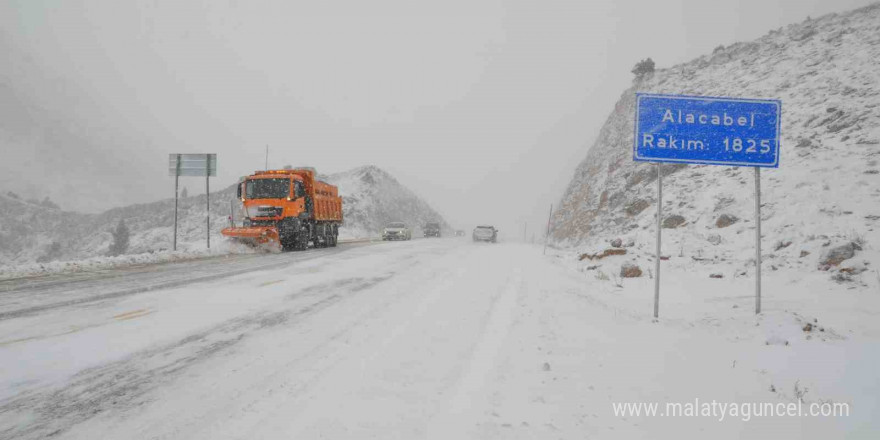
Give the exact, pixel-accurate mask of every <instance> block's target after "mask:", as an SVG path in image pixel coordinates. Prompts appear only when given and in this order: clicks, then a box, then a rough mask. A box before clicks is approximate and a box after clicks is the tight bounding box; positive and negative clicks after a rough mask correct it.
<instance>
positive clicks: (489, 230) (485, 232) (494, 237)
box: [473, 225, 498, 243]
mask: <svg viewBox="0 0 880 440" xmlns="http://www.w3.org/2000/svg"><path fill="white" fill-rule="evenodd" d="M473 237H474V241H475V242H477V241H488V242H491V243H495V242H497V241H498V230H497V229H495V227H494V226H489V225H484V226H477V227H476V228H474V234H473Z"/></svg>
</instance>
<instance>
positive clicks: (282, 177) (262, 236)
mask: <svg viewBox="0 0 880 440" xmlns="http://www.w3.org/2000/svg"><path fill="white" fill-rule="evenodd" d="M236 191H237V192H236V197H237V198H238V199H239V200H241V203H242V205H243V207H244V210H245V213H246V215H247V217H246V218H245V219H244V224H243V226H240V227H235V226H231V227H228V228H225V229H223V230H222V231H220V232H221V233H222V234H223V235H225V236H227V237H230V238H231V239H235V240H239V241H243V242H246V243H254V244H264V243H269V242H277V243H280V244H281V248H282V249H283V250H285V251H288V250H295V251H302V250H306V249H307V248H308V247H309V242H312V243H314V246H315V247H316V248H319V247H333V246H336V243H337V238H338V237H339V226H340V225H342V198H341V197H339V190H338V189H337V188H336V187H335V186H333V185H330V184H328V183H325V182H322V181H320V180H318V179H317V178H316V177H315V169H314V168H296V169H283V170H266V171H256V172H254V174H252V175H250V176H247V177H244V178H243V179H242V182H241V183H239V185H238V189H237V190H236Z"/></svg>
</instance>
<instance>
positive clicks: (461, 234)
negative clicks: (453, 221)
mask: <svg viewBox="0 0 880 440" xmlns="http://www.w3.org/2000/svg"><path fill="white" fill-rule="evenodd" d="M455 236H456V237H464V231H462V230H461V229H456V230H455Z"/></svg>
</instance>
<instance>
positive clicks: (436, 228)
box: [424, 223, 440, 237]
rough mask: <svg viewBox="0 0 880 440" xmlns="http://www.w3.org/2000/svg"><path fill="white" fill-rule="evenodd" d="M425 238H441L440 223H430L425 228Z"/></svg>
mask: <svg viewBox="0 0 880 440" xmlns="http://www.w3.org/2000/svg"><path fill="white" fill-rule="evenodd" d="M424 231H425V237H439V236H440V223H428V224H426V225H425V228H424Z"/></svg>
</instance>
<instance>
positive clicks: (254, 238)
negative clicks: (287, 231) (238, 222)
mask: <svg viewBox="0 0 880 440" xmlns="http://www.w3.org/2000/svg"><path fill="white" fill-rule="evenodd" d="M220 233H221V234H223V235H225V236H227V237H229V238H232V239H235V240H239V241H243V242H245V243H252V244H266V243H269V242H272V241H274V242H276V243H277V242H278V230H277V229H275V227H274V226H249V227H241V228H225V229H223V230H222V231H220Z"/></svg>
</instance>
